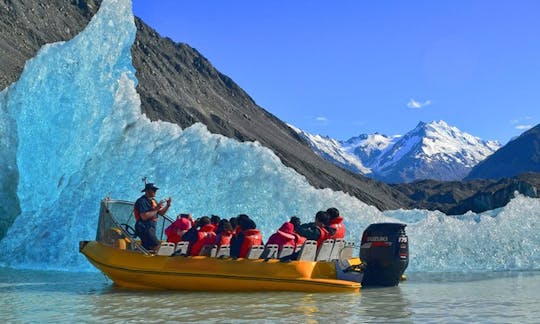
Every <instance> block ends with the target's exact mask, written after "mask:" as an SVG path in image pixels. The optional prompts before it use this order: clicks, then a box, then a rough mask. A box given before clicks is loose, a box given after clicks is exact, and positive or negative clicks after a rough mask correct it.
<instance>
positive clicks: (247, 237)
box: [238, 229, 263, 258]
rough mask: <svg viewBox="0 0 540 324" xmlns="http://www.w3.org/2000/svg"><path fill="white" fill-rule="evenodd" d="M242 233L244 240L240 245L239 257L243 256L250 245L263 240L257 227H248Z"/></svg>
mask: <svg viewBox="0 0 540 324" xmlns="http://www.w3.org/2000/svg"><path fill="white" fill-rule="evenodd" d="M242 233H244V241H243V242H242V246H241V247H240V255H239V256H238V257H239V258H245V257H246V256H247V254H248V252H249V249H250V248H251V247H252V246H254V245H261V244H262V242H263V240H262V235H261V232H260V231H259V230H258V229H248V230H245V231H242Z"/></svg>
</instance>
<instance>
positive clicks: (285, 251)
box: [278, 245, 294, 259]
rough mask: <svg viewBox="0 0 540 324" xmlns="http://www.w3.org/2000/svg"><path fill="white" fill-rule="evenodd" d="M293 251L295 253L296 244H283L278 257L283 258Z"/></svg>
mask: <svg viewBox="0 0 540 324" xmlns="http://www.w3.org/2000/svg"><path fill="white" fill-rule="evenodd" d="M293 253H294V246H292V245H283V247H282V248H281V251H279V255H278V258H279V259H281V258H284V257H288V256H290V255H291V254H293Z"/></svg>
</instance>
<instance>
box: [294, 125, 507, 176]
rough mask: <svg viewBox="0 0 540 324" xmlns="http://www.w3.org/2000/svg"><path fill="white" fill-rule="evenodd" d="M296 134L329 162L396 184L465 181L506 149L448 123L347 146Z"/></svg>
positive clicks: (364, 137)
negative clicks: (469, 173) (469, 174)
mask: <svg viewBox="0 0 540 324" xmlns="http://www.w3.org/2000/svg"><path fill="white" fill-rule="evenodd" d="M296 130H297V132H298V133H299V134H300V136H302V137H303V138H305V139H306V141H308V142H309V144H310V146H311V147H312V148H313V150H314V151H315V152H316V153H317V154H319V155H320V156H322V157H324V158H325V159H327V160H329V161H332V162H334V163H336V164H338V165H340V166H342V167H345V168H347V169H349V170H352V171H354V168H352V167H351V166H352V165H362V166H363V169H361V168H358V170H359V171H354V172H360V173H363V174H365V175H367V176H369V177H372V178H375V179H379V180H382V181H385V182H391V183H400V182H411V181H415V180H422V179H436V180H461V179H463V178H464V177H465V176H466V175H467V174H468V172H469V171H470V170H471V169H472V167H474V166H475V165H476V164H478V163H479V162H480V161H482V160H484V159H485V158H486V157H488V156H489V155H491V154H492V153H493V152H495V151H496V150H497V149H499V148H500V146H501V145H500V144H499V143H498V142H496V141H484V140H482V139H480V138H478V137H475V136H473V135H470V134H468V133H465V132H462V131H460V130H459V129H458V128H456V127H452V126H449V125H448V124H447V123H446V122H444V121H442V120H441V121H434V122H430V123H424V122H420V123H419V124H418V125H417V126H416V127H415V128H414V129H413V130H411V131H410V132H408V133H407V134H405V135H403V136H399V135H396V136H386V135H382V134H378V133H376V134H371V135H367V134H362V135H359V136H357V137H353V138H350V139H349V140H347V141H336V140H334V139H331V138H329V137H322V136H320V135H311V134H309V133H306V132H304V131H301V130H298V129H296ZM330 143H331V145H330ZM337 152H339V154H337ZM351 156H352V157H351ZM366 169H367V171H369V172H366V171H365V170H366Z"/></svg>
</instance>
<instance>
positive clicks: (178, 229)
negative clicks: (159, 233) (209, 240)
mask: <svg viewBox="0 0 540 324" xmlns="http://www.w3.org/2000/svg"><path fill="white" fill-rule="evenodd" d="M191 226H192V224H191V221H190V220H189V219H187V218H178V219H177V220H175V221H174V222H173V223H172V224H171V225H169V227H167V228H166V229H165V235H167V242H172V243H178V242H180V241H182V235H184V233H185V232H187V231H188V230H189V229H190V228H191Z"/></svg>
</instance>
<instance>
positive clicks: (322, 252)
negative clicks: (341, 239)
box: [315, 239, 334, 261]
mask: <svg viewBox="0 0 540 324" xmlns="http://www.w3.org/2000/svg"><path fill="white" fill-rule="evenodd" d="M332 247H334V240H333V239H328V240H325V241H324V242H322V244H321V246H320V247H319V251H317V257H316V258H315V261H328V260H329V259H330V253H332Z"/></svg>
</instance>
